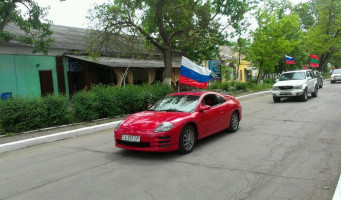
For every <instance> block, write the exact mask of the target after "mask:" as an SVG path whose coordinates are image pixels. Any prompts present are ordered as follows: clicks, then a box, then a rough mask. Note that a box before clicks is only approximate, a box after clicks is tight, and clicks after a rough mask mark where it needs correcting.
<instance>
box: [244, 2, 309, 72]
mask: <svg viewBox="0 0 341 200" xmlns="http://www.w3.org/2000/svg"><path fill="white" fill-rule="evenodd" d="M272 6H273V5H272ZM284 13H285V12H284V11H283V8H281V7H280V5H278V7H275V8H272V9H269V8H264V9H260V10H259V11H258V12H257V16H256V18H257V21H258V23H259V27H258V28H257V29H256V30H255V32H253V43H252V44H251V46H250V49H249V52H248V55H249V59H250V60H251V61H252V62H253V63H254V64H255V65H256V66H257V67H258V69H259V73H260V74H262V75H265V74H269V73H273V72H275V71H279V72H281V71H283V70H285V69H283V68H280V67H279V66H281V67H286V65H280V64H281V63H283V61H284V59H285V55H286V54H287V55H292V54H293V52H295V51H296V52H301V51H303V50H302V46H301V43H302V31H301V30H300V23H299V19H298V16H297V15H290V14H289V15H286V14H284ZM295 55H296V54H295ZM295 60H296V62H298V61H299V59H298V58H296V57H295Z"/></svg>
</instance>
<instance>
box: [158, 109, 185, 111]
mask: <svg viewBox="0 0 341 200" xmlns="http://www.w3.org/2000/svg"><path fill="white" fill-rule="evenodd" d="M159 111H165V112H182V111H181V110H177V109H164V110H159Z"/></svg>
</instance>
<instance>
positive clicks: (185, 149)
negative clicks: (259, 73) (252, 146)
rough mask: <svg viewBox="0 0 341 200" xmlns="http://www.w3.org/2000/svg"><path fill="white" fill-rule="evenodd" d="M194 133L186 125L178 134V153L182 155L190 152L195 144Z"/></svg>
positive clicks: (189, 126) (191, 127) (193, 130)
mask: <svg viewBox="0 0 341 200" xmlns="http://www.w3.org/2000/svg"><path fill="white" fill-rule="evenodd" d="M196 135H197V133H196V131H195V129H194V128H193V126H191V125H186V126H185V127H184V128H183V129H182V131H181V134H180V138H179V152H180V153H182V154H186V153H190V152H192V150H193V148H194V146H195V143H196Z"/></svg>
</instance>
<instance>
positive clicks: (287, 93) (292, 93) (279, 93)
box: [272, 89, 304, 97]
mask: <svg viewBox="0 0 341 200" xmlns="http://www.w3.org/2000/svg"><path fill="white" fill-rule="evenodd" d="M303 92H304V90H303V89H296V90H272V96H274V97H298V96H302V95H303Z"/></svg>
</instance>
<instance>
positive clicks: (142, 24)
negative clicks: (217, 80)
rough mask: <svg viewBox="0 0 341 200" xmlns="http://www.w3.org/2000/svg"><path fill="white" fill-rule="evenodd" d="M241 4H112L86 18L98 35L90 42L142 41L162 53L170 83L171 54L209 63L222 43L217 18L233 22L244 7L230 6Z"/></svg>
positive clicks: (138, 0) (175, 0) (186, 0)
mask: <svg viewBox="0 0 341 200" xmlns="http://www.w3.org/2000/svg"><path fill="white" fill-rule="evenodd" d="M244 1H245V0H229V1H227V0H214V1H204V0H197V1H194V0H115V1H113V3H107V4H102V5H97V6H95V7H94V9H93V10H92V12H91V15H90V16H89V19H90V21H92V22H94V24H93V26H92V28H93V30H94V31H95V32H96V33H98V32H100V33H101V34H94V35H95V37H91V38H90V41H91V42H93V44H97V45H104V44H106V41H108V40H107V38H108V35H110V36H112V35H116V36H121V35H128V36H130V37H133V36H136V38H139V39H141V38H143V39H144V41H145V44H146V45H149V46H153V47H155V48H157V49H158V50H160V51H161V52H162V53H163V55H164V63H165V70H164V81H165V82H169V83H170V79H171V76H172V57H173V53H174V52H177V53H179V54H180V55H183V56H186V57H188V58H190V59H192V60H194V61H200V60H205V59H211V58H212V57H213V56H214V55H215V54H216V53H218V46H217V45H219V44H221V43H223V42H224V39H225V38H224V37H223V34H222V29H223V25H222V24H220V23H219V22H218V20H219V16H227V15H228V19H229V20H228V22H233V21H234V19H235V18H237V17H238V16H240V15H241V14H243V13H244V12H243V10H242V9H245V6H244V4H240V5H243V6H240V7H233V6H235V5H237V3H238V2H244ZM228 22H226V23H228ZM224 26H226V24H225V25H224ZM97 45H93V49H92V51H94V50H95V51H94V52H96V50H97V53H99V51H100V48H96V46H97ZM113 48H115V47H113Z"/></svg>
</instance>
